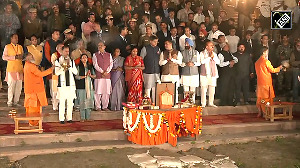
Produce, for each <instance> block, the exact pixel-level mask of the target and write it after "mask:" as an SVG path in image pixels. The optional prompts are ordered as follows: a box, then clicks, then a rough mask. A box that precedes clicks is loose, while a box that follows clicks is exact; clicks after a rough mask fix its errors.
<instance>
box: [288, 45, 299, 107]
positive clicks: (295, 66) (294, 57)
mask: <svg viewBox="0 0 300 168" xmlns="http://www.w3.org/2000/svg"><path fill="white" fill-rule="evenodd" d="M290 63H291V65H292V68H293V101H294V102H300V100H299V82H300V70H299V68H300V41H297V42H296V43H295V48H294V51H293V52H292V54H291V58H290Z"/></svg>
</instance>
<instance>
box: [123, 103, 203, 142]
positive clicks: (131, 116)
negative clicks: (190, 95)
mask: <svg viewBox="0 0 300 168" xmlns="http://www.w3.org/2000/svg"><path fill="white" fill-rule="evenodd" d="M201 111H202V109H201V107H200V106H198V107H196V106H195V107H190V108H172V109H158V110H139V109H128V108H124V111H123V127H124V131H125V133H127V134H128V140H129V141H131V142H133V143H136V144H141V145H158V144H163V143H166V142H168V143H170V144H171V145H172V146H176V144H177V137H181V136H188V135H191V136H196V135H199V134H201V129H202V112H201Z"/></svg>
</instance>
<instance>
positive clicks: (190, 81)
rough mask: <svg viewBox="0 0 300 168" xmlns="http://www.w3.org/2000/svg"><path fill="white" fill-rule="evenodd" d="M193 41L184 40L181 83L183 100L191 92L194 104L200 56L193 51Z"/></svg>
mask: <svg viewBox="0 0 300 168" xmlns="http://www.w3.org/2000/svg"><path fill="white" fill-rule="evenodd" d="M193 46H194V42H193V40H191V39H189V38H186V39H185V49H184V50H183V51H182V64H181V67H182V71H181V83H182V85H183V91H184V96H185V97H184V99H186V98H187V95H189V94H188V92H193V97H192V98H193V103H195V95H196V87H198V86H199V71H198V67H199V66H200V55H199V52H198V51H196V50H195V49H193Z"/></svg>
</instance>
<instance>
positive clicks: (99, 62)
mask: <svg viewBox="0 0 300 168" xmlns="http://www.w3.org/2000/svg"><path fill="white" fill-rule="evenodd" d="M105 48H106V46H105V45H104V43H103V42H99V43H98V52H96V53H95V54H94V55H93V65H94V68H95V70H96V79H95V105H96V110H101V105H102V110H104V111H108V108H107V107H108V103H109V96H110V94H111V90H112V88H111V80H110V71H111V69H112V67H113V59H112V57H111V54H110V53H108V52H106V51H105Z"/></svg>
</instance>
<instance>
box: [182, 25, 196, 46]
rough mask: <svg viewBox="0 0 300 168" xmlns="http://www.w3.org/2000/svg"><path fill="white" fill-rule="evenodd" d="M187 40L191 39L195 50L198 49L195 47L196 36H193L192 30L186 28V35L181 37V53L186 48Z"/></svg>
mask: <svg viewBox="0 0 300 168" xmlns="http://www.w3.org/2000/svg"><path fill="white" fill-rule="evenodd" d="M186 38H189V39H191V40H192V41H193V43H194V46H193V48H195V47H196V46H195V40H196V38H195V36H194V35H192V34H191V29H190V28H189V27H186V28H184V34H183V35H182V36H180V38H179V48H180V51H183V50H184V48H185V39H186Z"/></svg>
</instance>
